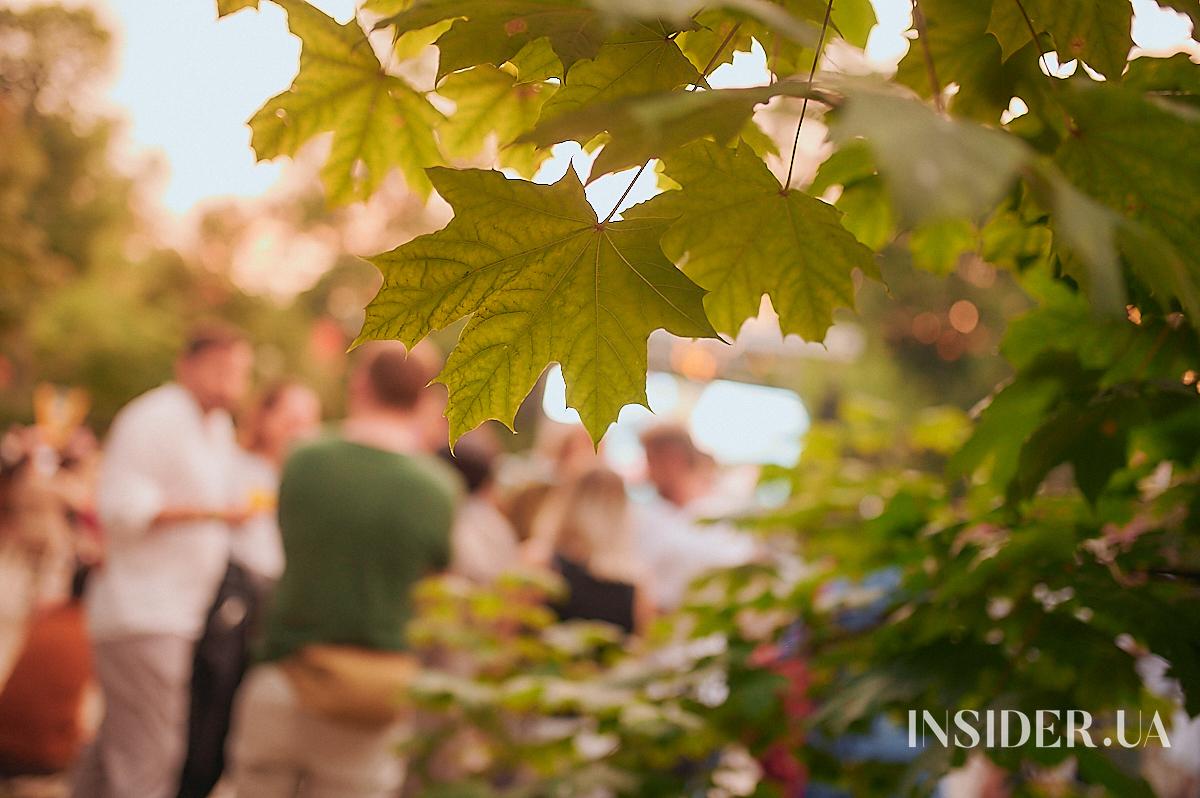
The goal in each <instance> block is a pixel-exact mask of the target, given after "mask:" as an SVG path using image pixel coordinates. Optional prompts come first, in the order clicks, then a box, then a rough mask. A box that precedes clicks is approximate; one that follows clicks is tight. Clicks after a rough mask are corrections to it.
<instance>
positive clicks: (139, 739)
mask: <svg viewBox="0 0 1200 798" xmlns="http://www.w3.org/2000/svg"><path fill="white" fill-rule="evenodd" d="M194 645H195V644H194V643H193V642H192V641H191V640H189V639H187V638H185V637H178V636H175V635H144V636H138V637H129V638H124V639H121V640H104V641H98V642H96V643H94V644H93V650H94V653H95V660H94V662H95V668H96V678H97V680H98V681H99V682H100V690H101V692H102V693H103V695H104V720H103V721H101V723H100V730H99V732H97V734H96V739H95V740H94V741H93V742H92V744H91V746H89V747H88V749H87V751H85V752H84V754H83V757H82V758H81V760H80V763H79V766H78V770H77V772H76V774H75V783H74V786H73V792H72V795H74V796H75V798H132V796H138V798H173V797H174V795H175V792H176V790H178V788H179V768H180V767H181V766H182V764H183V755H184V750H185V749H186V747H187V720H188V695H189V688H190V683H191V678H192V648H193V646H194Z"/></svg>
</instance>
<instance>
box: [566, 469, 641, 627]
mask: <svg viewBox="0 0 1200 798" xmlns="http://www.w3.org/2000/svg"><path fill="white" fill-rule="evenodd" d="M547 513H548V516H547V518H546V523H547V527H546V528H547V529H548V530H552V533H553V541H554V545H553V554H552V556H551V558H550V564H551V565H552V567H553V568H554V570H555V571H557V572H558V573H559V574H560V575H561V576H562V577H563V579H564V580H565V581H566V583H567V589H568V594H567V596H566V598H565V599H563V600H562V602H561V603H559V604H557V605H556V606H555V607H554V609H555V611H556V612H557V613H558V616H559V618H561V619H562V620H570V619H585V620H596V621H607V622H609V623H612V624H614V625H616V626H619V627H620V628H622V629H624V630H625V631H626V632H634V631H641V630H644V629H645V628H646V626H647V624H648V623H649V622H650V620H651V618H652V617H653V614H654V609H653V602H652V600H651V597H650V592H649V590H648V589H647V585H646V582H647V580H646V575H645V572H644V569H643V568H642V566H641V563H639V562H638V561H637V559H636V554H635V552H634V546H633V529H632V521H631V516H630V511H629V499H628V497H627V496H626V493H625V483H624V482H623V481H622V480H621V478H620V477H619V476H617V475H616V474H615V473H613V472H612V471H609V470H607V469H603V468H599V469H592V470H589V471H586V472H584V473H583V474H581V475H580V476H578V477H576V478H575V479H574V480H572V481H571V482H569V483H568V484H567V485H566V486H565V487H564V488H562V493H561V494H559V496H557V497H555V498H554V499H552V500H551V502H550V505H549V506H548V507H547Z"/></svg>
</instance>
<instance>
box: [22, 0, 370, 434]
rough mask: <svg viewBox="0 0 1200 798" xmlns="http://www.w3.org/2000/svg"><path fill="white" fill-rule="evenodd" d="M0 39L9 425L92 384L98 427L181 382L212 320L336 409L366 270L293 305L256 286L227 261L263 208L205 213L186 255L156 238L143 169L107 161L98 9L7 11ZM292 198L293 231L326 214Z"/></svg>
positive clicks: (288, 210)
mask: <svg viewBox="0 0 1200 798" xmlns="http://www.w3.org/2000/svg"><path fill="white" fill-rule="evenodd" d="M0 45H2V46H0V136H2V137H3V139H4V141H5V147H4V148H3V149H2V150H0V424H6V423H8V422H11V421H28V420H29V419H30V417H31V415H32V407H31V403H30V395H31V392H32V388H33V386H34V385H35V384H36V383H37V382H39V381H43V380H48V381H51V382H57V383H61V384H69V385H78V386H82V387H84V388H86V389H87V390H88V392H89V393H90V394H91V397H92V413H91V416H90V417H89V421H90V423H92V424H93V425H94V426H95V427H96V428H97V429H100V430H103V428H104V427H106V426H107V424H108V421H109V420H110V419H111V418H112V416H113V415H114V414H115V413H116V411H117V410H118V409H119V408H120V407H121V405H123V404H124V403H125V402H127V401H128V400H129V399H130V398H132V397H133V396H135V395H136V394H138V393H140V392H142V391H144V390H146V389H148V388H151V387H153V386H154V385H156V384H158V383H161V382H162V381H164V380H166V379H169V378H170V377H171V372H172V363H173V360H174V356H175V353H176V351H177V349H178V347H179V344H180V341H181V339H182V337H183V336H184V335H185V334H186V331H187V329H188V327H189V326H190V325H192V324H194V323H195V322H197V321H199V320H201V319H205V318H212V317H217V318H223V319H225V320H227V321H230V322H232V323H234V324H236V325H238V326H240V327H242V328H243V329H244V330H246V332H247V333H248V334H249V336H250V337H251V339H252V340H253V341H254V342H255V344H256V347H257V349H258V355H259V357H258V371H259V377H260V379H261V380H263V381H270V380H272V379H276V378H279V377H281V376H284V375H290V376H297V377H299V378H301V379H305V380H307V381H309V382H310V383H312V384H313V385H314V387H316V388H318V390H320V391H321V393H322V394H323V398H324V399H325V401H326V403H327V405H328V406H329V407H331V408H333V409H337V408H338V407H340V403H341V401H342V393H343V391H342V387H341V382H340V377H341V376H342V370H343V367H344V363H343V353H344V351H345V348H346V344H347V342H348V335H349V334H350V333H351V332H353V331H354V330H355V329H357V326H358V325H359V324H360V323H361V308H362V305H363V304H364V303H365V301H366V298H367V297H368V296H369V295H370V292H371V291H372V290H374V286H375V281H376V277H375V276H374V275H373V274H372V272H371V270H370V268H369V267H367V266H365V264H362V263H361V262H358V261H356V260H354V259H352V258H344V259H343V260H342V261H340V262H339V263H338V264H337V265H336V266H335V268H333V269H332V270H330V271H329V272H328V273H327V274H326V275H325V276H324V277H323V278H322V279H321V280H320V281H319V282H318V284H317V285H315V286H314V287H313V288H312V289H310V290H309V291H307V292H305V293H304V294H302V295H301V296H300V297H298V298H297V299H296V300H295V301H292V302H290V303H286V304H285V303H281V302H279V301H276V300H274V299H272V298H269V297H263V296H258V295H254V294H249V293H247V292H246V291H244V290H243V289H241V288H239V287H238V285H237V284H236V283H235V282H234V281H233V280H232V278H231V275H230V265H231V262H232V259H233V256H234V252H233V247H234V245H235V244H236V243H237V242H238V241H239V240H241V239H240V236H242V235H244V234H245V233H246V229H247V226H248V221H249V218H250V217H249V214H250V213H251V212H253V211H247V210H243V209H240V208H238V207H235V206H218V207H214V208H210V209H208V210H207V211H206V212H205V213H204V214H203V215H202V217H201V218H200V220H199V222H198V224H197V238H198V243H196V244H195V245H194V247H193V248H191V249H189V250H186V251H176V250H173V249H166V248H162V247H160V246H159V245H157V244H155V243H154V240H155V233H154V230H153V225H152V224H151V223H150V222H149V221H148V220H147V218H145V217H143V215H142V210H141V209H142V208H143V207H144V206H145V204H146V200H145V198H144V197H143V195H142V187H143V184H144V183H145V182H146V181H147V179H148V177H149V175H147V174H145V173H144V172H139V173H134V174H124V173H122V172H121V171H120V170H118V169H117V168H115V167H114V166H113V164H112V149H113V146H114V140H115V138H116V136H117V135H118V133H119V124H118V123H117V122H115V121H114V120H112V119H110V118H106V117H104V116H99V115H97V114H96V113H94V111H93V110H92V108H93V107H94V106H95V105H96V102H95V96H94V95H95V91H96V90H97V89H98V88H99V85H98V84H100V83H101V82H102V81H103V80H104V79H105V78H106V76H107V71H108V69H109V66H110V65H111V63H112V55H113V54H112V41H111V37H110V34H109V33H108V31H107V30H106V29H105V28H104V27H103V26H102V25H101V24H100V23H99V21H98V20H97V18H96V16H95V15H94V13H93V12H92V11H90V10H89V9H86V8H74V9H66V8H63V7H60V6H57V5H40V6H31V7H29V8H26V9H22V10H12V9H0ZM285 202H287V203H290V206H288V207H284V208H282V209H274V212H275V213H276V215H277V216H280V217H281V218H282V219H283V222H284V223H285V224H287V225H288V226H290V227H291V228H292V229H295V230H304V229H314V228H315V229H320V228H321V227H322V226H325V225H328V224H329V223H330V213H329V211H328V210H327V209H326V208H325V207H324V204H323V203H321V202H320V201H319V200H318V201H317V202H316V203H315V204H314V203H312V202H309V201H308V199H306V197H305V196H304V195H300V196H298V197H294V198H290V199H287V200H285ZM314 208H315V210H314Z"/></svg>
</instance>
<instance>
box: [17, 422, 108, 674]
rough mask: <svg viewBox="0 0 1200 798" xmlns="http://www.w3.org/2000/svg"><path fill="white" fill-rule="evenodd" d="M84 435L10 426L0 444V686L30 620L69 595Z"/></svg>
mask: <svg viewBox="0 0 1200 798" xmlns="http://www.w3.org/2000/svg"><path fill="white" fill-rule="evenodd" d="M84 440H85V438H84V436H76V435H71V436H70V437H69V438H67V439H66V440H60V441H59V442H60V443H61V444H62V445H63V448H62V449H61V450H60V449H59V448H57V447H56V446H54V445H51V443H50V442H49V440H48V436H46V435H45V431H44V430H43V429H42V428H40V427H14V428H12V429H10V430H9V431H8V432H7V433H6V434H5V436H4V439H3V443H2V445H0V686H3V684H4V682H5V679H6V678H7V677H8V673H9V670H10V668H11V667H12V666H13V664H14V663H15V662H16V658H17V657H18V656H19V655H20V651H21V646H22V645H23V643H24V639H25V633H26V631H27V629H28V626H29V623H30V621H31V619H32V618H33V617H34V615H35V613H37V612H38V611H39V610H41V609H47V608H50V607H54V606H57V605H59V604H62V603H63V602H65V601H66V600H67V599H68V598H69V595H70V589H71V580H72V578H73V576H74V574H75V570H76V566H77V563H78V560H79V553H80V551H81V550H84V549H86V548H87V547H86V542H85V541H83V535H82V534H81V532H80V530H82V529H83V528H84V525H85V523H86V519H87V518H89V517H90V507H91V494H92V480H91V478H90V477H91V474H90V471H89V470H88V468H87V463H88V461H89V460H90V458H89V456H88V452H87V450H86V447H85V446H84V445H83V443H84Z"/></svg>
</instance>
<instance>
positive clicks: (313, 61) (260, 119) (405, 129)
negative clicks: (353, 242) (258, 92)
mask: <svg viewBox="0 0 1200 798" xmlns="http://www.w3.org/2000/svg"><path fill="white" fill-rule="evenodd" d="M278 3H279V5H281V6H283V8H284V9H285V10H286V11H287V14H288V26H289V28H290V29H291V31H292V33H294V34H295V35H296V36H297V37H298V38H299V39H300V41H301V50H300V71H299V72H298V73H297V75H296V79H295V80H294V81H293V82H292V85H291V88H289V89H288V90H287V91H285V92H284V93H283V94H280V95H277V96H276V97H273V98H272V99H270V100H268V101H267V104H266V105H264V106H263V107H262V108H261V109H260V110H259V111H258V112H257V113H256V114H255V115H254V116H253V117H252V118H251V119H250V129H251V131H252V137H251V145H252V146H253V147H254V151H255V153H256V154H257V155H258V158H259V159H260V160H269V159H271V158H275V157H278V156H280V155H288V156H292V155H295V154H296V152H297V151H298V150H299V149H300V147H301V145H303V144H304V143H305V142H307V141H308V140H309V139H311V138H313V137H314V136H317V135H319V134H321V133H327V132H332V133H333V145H332V149H331V151H330V155H329V158H328V160H327V161H326V163H325V166H324V168H323V169H322V170H321V177H322V180H323V181H324V183H325V187H326V191H327V193H328V197H329V200H330V202H335V203H336V202H347V201H350V200H354V199H361V198H365V197H366V196H368V195H369V194H370V193H371V192H372V191H373V190H374V189H375V188H377V187H378V186H379V184H380V183H381V182H382V181H383V178H384V177H385V176H386V175H387V173H388V171H389V170H391V169H392V168H393V167H399V168H400V170H401V171H402V172H403V173H404V176H405V179H406V180H407V181H408V184H409V185H410V186H411V187H412V188H413V189H414V190H416V191H418V192H420V193H422V194H427V193H428V191H429V181H428V179H427V178H426V177H425V172H424V169H425V167H427V166H430V165H432V164H436V163H439V162H440V161H441V156H440V154H439V152H438V148H437V144H436V142H435V140H434V136H433V127H434V126H435V125H436V124H437V123H438V122H439V121H440V120H441V118H442V117H441V114H439V113H438V112H437V110H436V109H434V107H433V106H432V105H430V104H429V102H428V101H427V100H426V99H425V97H424V95H422V94H421V93H420V92H417V91H416V90H414V89H413V88H412V87H411V86H409V85H408V84H407V83H406V82H404V81H403V80H402V79H400V78H398V77H395V76H393V75H388V74H386V73H385V72H384V70H383V68H382V66H381V65H380V63H379V59H378V58H376V57H375V53H374V52H373V51H372V50H371V46H370V44H369V43H368V41H367V37H366V34H365V33H363V30H362V28H360V27H359V26H358V23H357V22H355V21H354V20H351V21H349V22H347V23H346V24H345V25H339V24H338V23H337V22H335V21H334V20H332V19H330V18H329V17H327V16H326V15H325V14H323V13H322V12H320V11H318V10H317V9H316V8H314V7H312V6H311V5H309V4H308V3H307V2H304V1H303V0H278Z"/></svg>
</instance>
